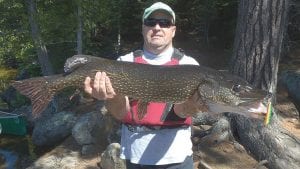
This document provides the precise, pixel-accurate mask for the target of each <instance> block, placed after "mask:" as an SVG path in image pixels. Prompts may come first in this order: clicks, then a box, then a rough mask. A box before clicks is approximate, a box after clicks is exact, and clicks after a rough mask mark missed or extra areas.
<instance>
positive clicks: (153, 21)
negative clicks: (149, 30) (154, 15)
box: [144, 19, 172, 28]
mask: <svg viewBox="0 0 300 169" xmlns="http://www.w3.org/2000/svg"><path fill="white" fill-rule="evenodd" d="M156 24H158V25H159V26H160V27H161V28H168V27H170V26H171V25H172V22H171V21H169V20H167V19H146V20H144V25H146V26H149V27H153V26H155V25H156Z"/></svg>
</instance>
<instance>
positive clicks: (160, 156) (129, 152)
mask: <svg viewBox="0 0 300 169" xmlns="http://www.w3.org/2000/svg"><path fill="white" fill-rule="evenodd" d="M173 51H174V49H173V48H170V49H168V50H167V51H165V52H163V53H161V54H160V55H153V54H151V53H149V52H147V51H144V54H143V56H142V58H143V59H144V60H146V61H147V62H148V63H149V64H152V65H162V64H164V63H166V62H169V61H170V60H171V57H172V54H173ZM118 60H119V61H127V62H133V61H134V56H133V53H132V52H131V53H129V54H127V55H124V56H121V57H119V59H118ZM179 64H190V65H199V64H198V62H197V61H196V60H195V59H193V58H191V57H189V56H186V55H184V56H183V57H182V59H181V60H180V61H179ZM192 153H193V151H192V142H191V127H179V128H172V129H161V130H153V131H141V132H132V131H129V130H128V128H127V126H125V125H122V135H121V155H120V157H121V158H122V159H127V160H130V161H131V162H132V163H135V164H144V165H164V164H171V163H181V162H183V161H184V160H185V158H186V157H187V156H190V155H192Z"/></svg>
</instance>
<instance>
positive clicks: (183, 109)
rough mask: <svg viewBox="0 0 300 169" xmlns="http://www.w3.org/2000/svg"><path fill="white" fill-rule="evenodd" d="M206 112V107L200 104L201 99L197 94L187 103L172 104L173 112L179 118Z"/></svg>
mask: <svg viewBox="0 0 300 169" xmlns="http://www.w3.org/2000/svg"><path fill="white" fill-rule="evenodd" d="M207 110H208V109H207V106H205V104H203V103H202V102H201V98H199V95H198V93H197V92H196V93H195V94H194V95H193V96H192V97H191V98H189V99H188V100H187V101H185V102H183V103H180V104H174V112H175V114H177V116H179V117H181V118H185V117H188V116H192V115H195V114H196V113H198V112H201V111H207Z"/></svg>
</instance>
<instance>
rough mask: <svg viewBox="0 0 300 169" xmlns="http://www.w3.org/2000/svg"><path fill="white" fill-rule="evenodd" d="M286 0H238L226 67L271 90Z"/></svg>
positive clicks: (274, 76)
mask: <svg viewBox="0 0 300 169" xmlns="http://www.w3.org/2000/svg"><path fill="white" fill-rule="evenodd" d="M287 12H288V0H253V1H248V0H241V1H240V3H239V11H238V20H237V28H236V34H235V41H234V48H233V56H232V58H231V64H230V66H231V67H230V69H231V71H232V72H233V73H234V74H237V75H239V76H241V77H244V78H245V79H246V80H247V81H248V82H250V83H251V84H253V85H254V86H255V87H258V88H263V89H268V90H269V91H270V92H272V93H275V91H276V83H277V72H278V63H279V59H280V55H281V51H282V44H283V43H282V42H283V36H284V32H285V30H286V27H287Z"/></svg>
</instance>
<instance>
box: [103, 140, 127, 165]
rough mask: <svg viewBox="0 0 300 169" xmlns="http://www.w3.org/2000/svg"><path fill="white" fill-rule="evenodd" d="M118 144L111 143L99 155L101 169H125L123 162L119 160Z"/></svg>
mask: <svg viewBox="0 0 300 169" xmlns="http://www.w3.org/2000/svg"><path fill="white" fill-rule="evenodd" d="M120 147H121V146H120V144H119V143H111V144H110V145H109V146H107V148H106V150H105V151H104V152H103V153H102V154H101V162H100V166H101V168H102V169H126V162H125V160H123V159H121V158H120Z"/></svg>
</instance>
